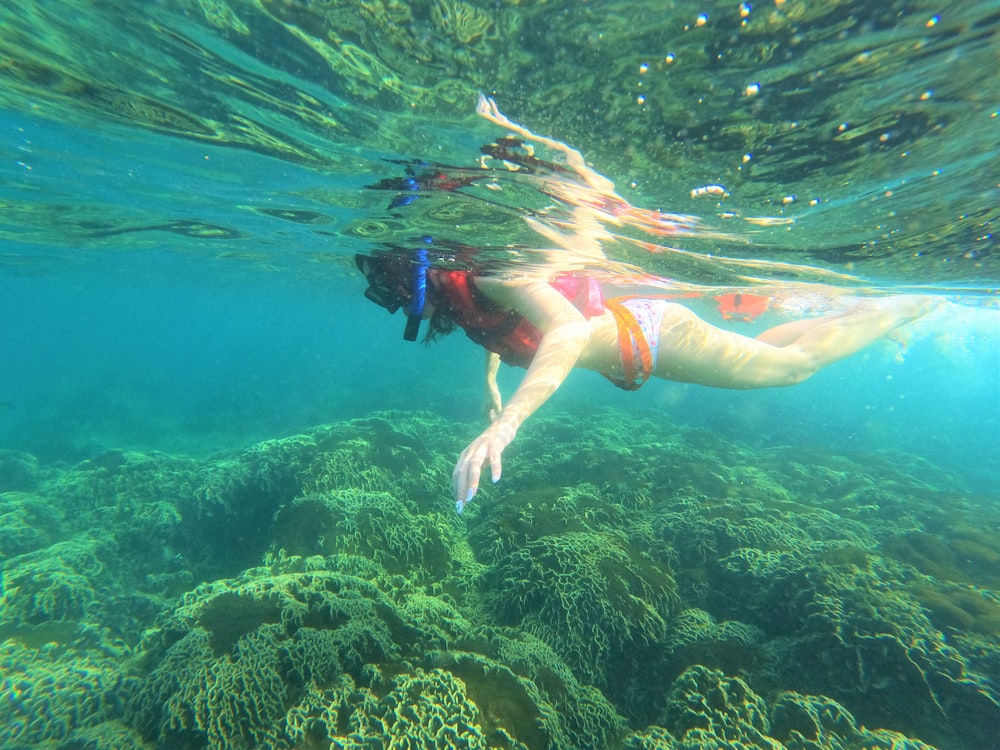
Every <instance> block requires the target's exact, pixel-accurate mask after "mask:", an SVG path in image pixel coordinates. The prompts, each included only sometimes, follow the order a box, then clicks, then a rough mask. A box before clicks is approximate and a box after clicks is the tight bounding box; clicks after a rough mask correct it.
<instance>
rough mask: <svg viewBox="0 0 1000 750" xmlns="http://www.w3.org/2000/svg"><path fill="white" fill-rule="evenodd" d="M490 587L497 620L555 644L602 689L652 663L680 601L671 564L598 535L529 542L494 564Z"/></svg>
mask: <svg viewBox="0 0 1000 750" xmlns="http://www.w3.org/2000/svg"><path fill="white" fill-rule="evenodd" d="M484 587H485V591H484V593H485V596H484V599H485V604H486V608H487V610H488V611H489V612H490V613H491V614H492V615H493V617H494V618H496V621H497V622H499V623H501V624H504V625H515V624H520V625H521V627H523V628H524V629H525V630H527V631H528V632H530V633H532V634H534V635H536V636H538V637H539V638H541V639H542V640H543V641H545V642H547V643H550V644H552V646H553V648H554V649H555V650H556V652H557V653H559V655H560V656H562V657H563V658H564V659H565V660H566V661H567V663H568V664H569V665H570V666H571V667H572V668H573V669H574V671H575V672H576V674H577V675H578V676H579V677H580V678H581V679H583V680H584V681H586V682H589V683H593V684H596V685H598V686H599V687H602V688H609V687H611V686H613V685H614V684H615V680H614V679H613V678H609V675H614V674H615V673H616V672H617V671H618V670H619V669H623V670H624V671H625V672H626V673H629V674H631V673H633V672H634V671H635V670H636V669H637V668H638V667H639V666H640V665H642V664H644V663H648V661H649V658H650V654H651V653H652V652H654V651H655V650H656V648H657V646H658V645H659V644H660V643H661V641H662V640H663V637H664V635H665V633H666V621H667V618H668V617H669V616H670V613H671V610H672V608H673V607H674V606H675V605H676V603H677V597H676V592H675V589H674V582H673V579H672V578H671V576H670V573H669V571H668V570H667V569H666V568H665V567H664V566H662V565H660V564H658V563H656V562H653V561H651V560H649V559H646V558H643V557H642V555H640V554H639V553H638V552H637V551H636V550H635V549H632V548H631V547H630V546H629V545H628V544H627V543H626V542H625V541H624V540H623V539H621V538H618V537H615V536H612V535H610V534H602V533H597V532H566V533H564V534H560V535H558V536H543V537H539V538H538V539H535V540H533V541H531V542H528V543H527V544H525V545H524V546H523V547H521V548H520V549H518V550H515V551H513V552H511V553H510V554H508V555H506V556H505V557H504V558H503V559H501V560H500V561H499V562H498V563H497V565H496V566H494V567H493V569H492V570H491V571H490V572H489V574H488V575H487V576H485V578H484Z"/></svg>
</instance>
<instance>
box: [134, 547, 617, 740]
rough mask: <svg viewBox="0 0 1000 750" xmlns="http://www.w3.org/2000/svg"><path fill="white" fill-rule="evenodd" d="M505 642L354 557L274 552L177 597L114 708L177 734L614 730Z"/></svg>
mask: <svg viewBox="0 0 1000 750" xmlns="http://www.w3.org/2000/svg"><path fill="white" fill-rule="evenodd" d="M345 571H353V572H355V573H359V574H361V575H364V576H365V577H364V578H361V577H358V576H357V575H352V574H351V573H350V572H345ZM532 642H533V643H536V644H537V642H534V641H532ZM514 644H515V641H514V639H512V638H504V637H502V636H500V635H498V634H496V633H484V632H482V631H481V630H477V629H475V628H473V627H472V626H471V625H470V624H469V623H468V622H467V621H466V620H465V619H464V618H463V617H462V615H461V614H460V613H459V612H458V611H456V610H455V609H454V607H452V606H451V605H450V604H449V603H448V601H447V600H446V599H445V598H439V597H434V596H431V595H429V594H427V593H426V592H425V591H423V590H422V589H420V588H417V587H415V586H413V585H411V584H409V583H408V582H407V581H406V580H405V579H403V578H401V577H398V576H391V575H388V574H386V573H385V572H384V571H382V570H381V569H380V568H379V567H378V566H377V565H376V564H375V563H373V562H371V561H369V560H365V559H364V558H358V557H350V556H344V557H335V556H331V557H328V558H320V557H314V558H310V559H309V560H306V561H304V560H302V559H295V558H284V559H281V560H279V561H277V562H275V563H274V566H273V567H272V568H258V569H254V570H251V571H247V572H246V573H244V574H243V575H242V576H241V577H239V578H237V579H233V580H222V581H216V582H214V583H211V584H204V585H202V586H200V587H198V588H197V589H196V590H195V591H193V592H191V593H189V594H186V595H184V596H183V597H182V598H181V601H180V604H179V605H178V606H177V608H176V609H175V610H174V611H173V612H172V613H170V614H169V615H168V616H166V617H165V618H163V619H162V621H161V622H160V625H159V627H158V628H157V629H155V630H152V631H150V632H149V634H148V635H147V638H146V640H145V642H144V643H143V644H142V648H141V652H142V655H143V659H142V669H141V674H140V675H139V676H138V687H137V689H136V690H135V691H134V693H133V694H132V696H131V698H130V700H129V702H128V706H127V712H126V719H127V721H128V722H129V724H130V725H132V726H135V727H136V728H137V729H139V731H140V732H141V733H142V735H143V736H144V737H145V738H147V740H149V741H154V742H157V743H158V744H160V745H161V746H165V747H184V748H201V747H218V748H290V747H293V746H302V743H317V742H322V743H328V745H319V746H324V747H325V746H330V747H341V748H345V747H357V748H362V747H364V748H368V747H442V748H445V747H483V748H486V747H498V748H510V749H511V750H513V749H514V748H529V749H530V750H535V748H537V749H538V750H541V749H542V748H546V749H553V750H558V749H559V748H570V747H579V746H580V744H579V743H578V742H576V741H575V739H573V738H576V737H580V736H587V737H610V736H611V735H613V734H614V732H616V731H617V730H618V728H619V727H620V720H619V719H618V718H617V716H616V714H615V712H614V710H613V709H612V708H611V706H610V705H609V704H608V703H607V701H604V700H603V698H601V696H600V695H599V694H597V693H596V691H594V690H593V689H592V688H585V687H582V686H580V685H579V684H578V683H577V682H576V681H575V679H574V678H573V677H572V675H571V674H570V672H569V670H568V668H567V667H566V666H565V665H564V664H562V663H561V662H560V661H559V660H558V658H557V657H555V655H554V654H552V653H551V651H546V650H544V646H542V644H537V648H535V649H532V648H530V647H525V648H524V649H518V648H516V647H515V645H514ZM539 649H542V651H539ZM539 654H541V656H539ZM545 654H548V656H547V660H546V657H545V656H544V655H545ZM505 660H509V661H511V662H513V663H514V664H515V665H516V666H508V665H507V664H506V663H505ZM414 738H419V741H418V740H417V739H414ZM376 739H377V742H376ZM373 742H374V743H375V744H374V745H373V744H371V743H373ZM366 743H367V744H366ZM400 743H403V744H400ZM414 743H415V744H414ZM428 743H429V744H428Z"/></svg>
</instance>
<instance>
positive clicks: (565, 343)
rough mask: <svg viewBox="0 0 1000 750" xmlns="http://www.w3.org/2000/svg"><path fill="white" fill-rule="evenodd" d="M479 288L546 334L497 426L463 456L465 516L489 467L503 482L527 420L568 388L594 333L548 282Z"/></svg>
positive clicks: (457, 477) (460, 487)
mask: <svg viewBox="0 0 1000 750" xmlns="http://www.w3.org/2000/svg"><path fill="white" fill-rule="evenodd" d="M475 283H476V286H477V287H478V288H479V289H480V291H482V292H483V294H485V295H486V296H487V297H489V298H490V299H491V300H492V301H493V302H495V303H496V304H498V305H501V306H503V307H507V308H510V309H513V310H516V311H517V312H519V313H520V314H521V315H523V316H524V317H525V318H527V319H528V320H529V321H530V322H531V323H532V324H534V325H535V326H536V327H537V328H538V329H539V330H541V331H542V340H541V343H540V344H539V346H538V351H537V352H536V353H535V356H534V358H533V359H532V361H531V365H530V366H529V367H528V371H527V372H526V373H525V375H524V379H523V380H522V381H521V384H520V385H519V386H518V387H517V390H516V391H514V394H513V395H512V396H511V397H510V400H509V401H508V402H507V404H506V405H505V406H504V407H503V409H501V410H500V414H499V415H498V416H497V418H496V419H495V420H494V421H493V424H491V425H490V426H489V427H488V428H487V429H486V430H485V431H484V432H483V433H482V434H481V435H480V436H479V437H478V438H476V439H475V440H473V441H472V443H470V444H469V446H468V447H467V448H466V449H465V450H464V451H462V455H461V456H459V459H458V464H457V465H456V466H455V471H454V473H453V474H452V488H453V489H454V492H455V507H456V508H458V510H459V511H460V512H461V510H462V508H463V507H464V506H465V504H466V503H467V502H469V500H471V499H472V497H473V496H474V495H475V494H476V491H477V490H478V489H479V477H480V474H481V473H482V470H483V467H484V466H487V465H489V467H490V469H491V475H492V479H493V481H494V482H496V481H498V480H499V479H500V473H501V470H502V469H501V454H502V453H503V450H504V448H506V447H507V446H508V445H510V443H511V442H512V441H513V440H514V436H515V435H516V434H517V430H518V428H519V427H520V426H521V425H522V424H523V423H524V420H526V419H527V418H528V417H529V416H531V414H533V413H534V412H535V410H536V409H538V407H539V406H541V405H542V404H544V403H545V401H546V400H548V398H549V396H551V395H552V394H553V393H554V392H555V391H556V389H557V388H558V387H559V386H560V385H562V382H563V380H565V379H566V376H567V375H568V374H569V372H570V370H572V369H573V366H574V365H575V364H576V362H577V360H578V359H579V358H580V353H581V352H582V351H583V348H584V347H585V346H586V345H587V341H588V340H589V338H590V331H591V327H590V324H589V323H588V322H587V320H586V319H585V318H584V317H583V315H582V313H580V311H579V310H577V309H576V308H575V307H574V306H573V305H572V303H571V302H570V301H569V300H567V299H566V298H565V297H563V296H562V295H561V294H560V293H559V292H558V291H556V290H555V289H553V288H552V287H551V286H550V285H549V284H548V283H547V282H545V281H516V282H512V281H500V280H495V279H476V281H475Z"/></svg>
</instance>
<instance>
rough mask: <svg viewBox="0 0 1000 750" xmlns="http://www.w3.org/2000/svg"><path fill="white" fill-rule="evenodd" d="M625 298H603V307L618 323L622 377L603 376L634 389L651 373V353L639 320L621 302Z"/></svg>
mask: <svg viewBox="0 0 1000 750" xmlns="http://www.w3.org/2000/svg"><path fill="white" fill-rule="evenodd" d="M626 299H629V298H628V297H621V298H616V299H608V300H604V307H605V308H606V309H607V310H608V311H609V312H610V313H611V314H612V315H613V316H614V318H615V323H617V324H618V346H619V348H620V349H621V355H622V379H621V380H619V379H618V378H614V377H611V376H610V375H607V374H606V375H605V377H606V378H608V380H610V381H611V382H612V383H614V384H615V385H617V386H618V387H619V388H624V389H625V390H626V391H635V390H638V389H639V388H641V387H642V385H643V384H644V383H645V382H646V381H647V380H649V378H650V376H651V375H652V374H653V353H652V351H651V350H650V347H649V341H647V340H646V334H644V333H643V332H642V326H640V325H639V321H638V320H636V318H635V315H634V314H633V313H632V311H631V310H629V309H628V308H627V307H625V305H623V304H622V301H623V300H626ZM636 352H638V353H639V364H640V365H641V369H640V368H639V367H638V366H637V364H636V357H635V355H636Z"/></svg>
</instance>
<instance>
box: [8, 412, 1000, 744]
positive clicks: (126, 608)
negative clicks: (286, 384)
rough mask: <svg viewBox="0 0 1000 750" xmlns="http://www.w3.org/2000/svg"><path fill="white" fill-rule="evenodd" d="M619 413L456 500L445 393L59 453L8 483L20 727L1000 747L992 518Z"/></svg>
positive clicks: (864, 470)
mask: <svg viewBox="0 0 1000 750" xmlns="http://www.w3.org/2000/svg"><path fill="white" fill-rule="evenodd" d="M624 420H625V417H623V416H622V415H619V414H617V413H615V412H595V411H593V410H591V411H589V412H588V413H585V414H574V415H571V416H570V417H566V416H556V417H551V418H549V419H540V420H539V421H538V422H537V423H536V425H535V427H536V429H535V430H534V431H528V432H527V433H526V434H525V435H524V437H523V439H522V441H521V443H520V444H519V446H518V450H517V451H516V452H512V455H511V457H510V458H509V460H508V463H507V466H508V471H507V478H505V481H504V482H503V483H501V484H499V485H497V486H496V487H495V488H493V489H492V490H490V491H488V492H484V493H482V495H483V497H481V498H477V501H476V502H475V503H472V504H471V505H470V506H469V508H468V509H467V510H466V512H465V513H464V514H463V515H462V516H458V515H456V514H455V513H454V509H453V506H452V504H451V502H450V501H449V500H448V498H447V487H448V484H449V473H450V469H451V465H452V461H453V460H454V456H455V454H456V453H457V451H458V450H459V449H460V448H461V446H462V445H463V444H464V441H465V439H466V437H467V434H468V431H467V430H466V431H465V432H464V433H463V432H462V430H456V429H455V428H454V426H452V425H450V424H449V423H447V422H445V421H444V420H441V419H439V418H436V417H432V416H428V415H425V414H402V413H385V414H378V415H373V416H371V417H368V418H365V419H360V420H354V421H351V422H343V423H338V424H333V425H328V426H324V427H319V428H316V429H315V430H312V431H310V432H308V433H304V434H301V435H295V436H291V437H288V438H285V439H281V440H272V441H267V442H264V443H260V444H257V445H254V446H252V447H250V448H248V449H247V450H245V451H242V452H239V453H235V454H232V455H228V456H222V457H216V458H213V459H211V460H206V461H202V460H196V459H190V458H181V457H174V456H169V455H165V454H143V453H134V452H121V451H107V452H105V453H102V454H100V455H98V456H95V457H93V458H92V459H90V460H88V461H84V462H83V463H81V464H78V465H76V466H74V467H70V468H65V467H61V468H60V467H45V466H41V467H36V468H35V469H33V473H32V475H31V476H32V477H33V480H32V482H33V486H32V489H30V490H11V491H8V492H6V493H4V494H2V495H0V517H2V519H3V520H4V525H3V527H2V528H3V531H2V533H0V544H2V545H3V557H2V558H0V573H2V579H0V584H2V585H0V639H2V641H0V674H2V680H3V682H2V683H0V690H2V700H0V726H3V728H4V729H3V730H2V731H3V732H4V734H3V735H0V744H3V745H4V746H5V747H12V748H20V747H42V748H45V747H51V748H52V750H57V749H59V748H69V747H73V748H93V750H103V749H104V748H118V747H125V748H174V747H182V748H189V749H192V750H193V749H196V748H213V749H215V748H220V749H221V748H232V749H234V750H235V749H238V748H274V749H279V748H280V749H283V750H284V749H287V750H292V749H293V748H331V749H332V748H357V750H361V749H362V748H364V749H365V750H367V749H368V748H371V747H396V746H400V747H404V746H405V747H418V746H419V747H440V748H460V747H464V748H484V749H486V748H496V749H497V750H500V749H504V750H514V749H517V750H541V749H542V748H545V749H552V750H563V749H566V750H569V749H570V748H583V747H586V748H598V749H600V748H609V749H610V748H619V747H621V748H627V749H629V750H639V749H640V748H649V749H650V750H653V749H656V750H666V749H668V748H669V749H671V750H675V749H680V748H684V749H685V750H687V749H690V750H694V748H704V747H718V748H775V749H777V748H790V749H792V750H827V749H829V750H846V749H854V748H856V749H857V750H862V748H865V749H868V748H886V749H887V750H888V749H889V748H897V749H898V748H910V749H912V750H923V749H925V748H931V747H932V746H934V745H936V746H939V747H942V748H949V749H950V748H956V749H957V750H974V749H978V748H981V747H986V746H989V743H990V742H991V741H992V739H991V738H992V737H993V727H995V726H996V725H997V724H998V722H1000V696H998V692H997V690H996V687H995V686H996V684H997V683H998V680H1000V625H998V623H1000V597H998V594H997V591H996V589H995V563H996V560H997V559H1000V558H998V557H997V554H998V553H997V552H996V551H995V550H994V547H995V546H996V545H995V544H994V542H993V541H992V538H991V537H990V535H989V534H986V533H983V532H982V531H980V530H981V529H984V528H987V527H988V526H989V525H990V524H993V523H996V522H997V521H1000V518H998V517H997V513H996V510H995V509H993V508H991V507H990V506H989V504H983V503H982V502H981V501H979V500H978V499H976V498H974V497H971V496H968V495H966V494H965V493H963V492H962V490H961V488H960V486H959V485H958V484H957V483H956V481H955V480H954V479H953V478H952V477H948V476H947V475H944V474H939V473H937V472H936V471H935V470H934V469H933V468H932V467H929V466H927V465H924V464H919V465H916V464H913V462H912V460H910V459H907V458H906V457H897V458H892V457H888V456H880V455H873V456H865V457H856V458H849V457H834V456H826V455H824V454H810V453H809V452H807V451H804V450H797V449H792V448H782V449H772V450H767V451H764V450H751V449H749V448H747V447H746V446H740V445H734V444H727V443H725V442H723V441H720V440H718V439H717V438H711V437H710V436H708V435H707V434H706V433H704V432H702V431H697V430H684V429H681V428H678V427H677V426H674V425H668V426H664V425H662V424H656V423H653V422H644V421H642V420H635V419H630V420H629V421H628V423H627V428H628V429H626V422H625V421H624ZM18 461H19V462H21V463H22V464H23V463H25V459H24V458H23V457H20V458H18ZM864 461H867V463H865V462H864ZM19 465H20V464H19ZM26 465H33V464H32V462H31V461H27V463H26ZM917 738H919V739H917ZM928 743H930V744H928Z"/></svg>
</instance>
